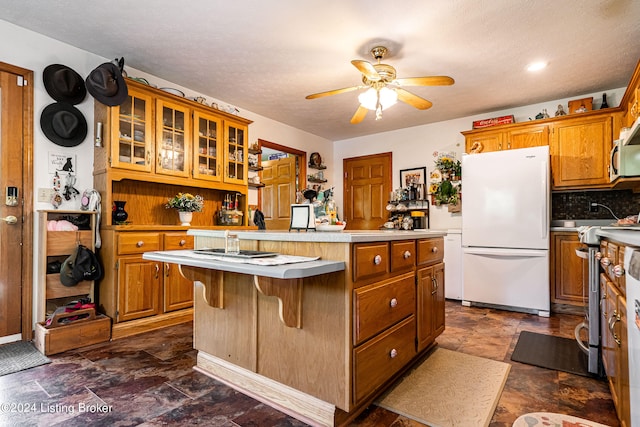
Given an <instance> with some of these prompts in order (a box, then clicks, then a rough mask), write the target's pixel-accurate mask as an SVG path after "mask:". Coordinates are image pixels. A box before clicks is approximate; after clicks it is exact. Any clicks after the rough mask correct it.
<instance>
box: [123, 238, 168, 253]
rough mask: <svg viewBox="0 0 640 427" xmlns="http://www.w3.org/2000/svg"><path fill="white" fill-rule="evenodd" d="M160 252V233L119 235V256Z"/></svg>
mask: <svg viewBox="0 0 640 427" xmlns="http://www.w3.org/2000/svg"><path fill="white" fill-rule="evenodd" d="M159 250H160V233H118V255H128V254H141V253H143V252H148V251H159Z"/></svg>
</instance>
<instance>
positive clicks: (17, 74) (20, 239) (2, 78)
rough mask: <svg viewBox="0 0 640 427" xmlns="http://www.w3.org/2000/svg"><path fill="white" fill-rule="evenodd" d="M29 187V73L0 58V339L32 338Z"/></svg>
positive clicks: (30, 158)
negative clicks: (0, 191)
mask: <svg viewBox="0 0 640 427" xmlns="http://www.w3.org/2000/svg"><path fill="white" fill-rule="evenodd" d="M32 188H33V72H32V71H30V70H26V69H23V68H19V67H16V66H13V65H10V64H6V63H3V62H0V189H2V195H1V196H0V259H1V260H2V262H1V263H0V313H1V315H0V343H5V342H10V341H18V340H20V339H22V340H25V341H28V340H31V338H32V300H33V291H32V289H33V280H32V277H33V273H32V268H33V243H32V242H33V196H32ZM14 196H15V197H14Z"/></svg>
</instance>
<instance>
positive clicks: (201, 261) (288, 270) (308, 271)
mask: <svg viewBox="0 0 640 427" xmlns="http://www.w3.org/2000/svg"><path fill="white" fill-rule="evenodd" d="M142 258H143V259H148V260H151V261H160V262H168V263H172V264H180V265H188V266H191V267H201V268H206V269H209V270H219V271H227V272H231V273H241V274H249V275H251V276H263V277H273V278H276V279H300V278H304V277H311V276H319V275H321V274H326V273H333V272H336V271H343V270H344V269H345V265H344V262H342V261H325V260H316V261H307V262H299V263H294V264H283V265H271V266H264V265H255V264H243V263H240V262H232V261H228V262H226V261H217V260H212V259H207V258H206V256H203V255H197V254H194V253H193V251H192V250H181V251H160V252H145V253H144V254H142Z"/></svg>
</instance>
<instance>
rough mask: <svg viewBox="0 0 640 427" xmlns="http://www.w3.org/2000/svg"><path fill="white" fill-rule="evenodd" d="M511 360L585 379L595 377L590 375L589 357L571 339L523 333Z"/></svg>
mask: <svg viewBox="0 0 640 427" xmlns="http://www.w3.org/2000/svg"><path fill="white" fill-rule="evenodd" d="M511 360H513V361H515V362H520V363H526V364H527V365H534V366H539V367H541V368H547V369H554V370H556V371H563V372H569V373H571V374H576V375H582V376H585V377H593V376H594V375H593V374H591V373H589V369H588V360H587V355H586V354H584V353H583V352H582V350H580V347H578V343H576V341H575V340H573V339H570V338H563V337H554V336H551V335H544V334H538V333H535V332H529V331H522V332H520V337H519V338H518V342H517V344H516V347H515V349H514V350H513V354H512V355H511Z"/></svg>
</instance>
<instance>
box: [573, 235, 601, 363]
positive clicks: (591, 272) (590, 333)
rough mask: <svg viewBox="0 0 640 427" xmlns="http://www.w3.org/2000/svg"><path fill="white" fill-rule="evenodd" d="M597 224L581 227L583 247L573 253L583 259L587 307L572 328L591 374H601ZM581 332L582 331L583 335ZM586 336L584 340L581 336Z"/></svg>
mask: <svg viewBox="0 0 640 427" xmlns="http://www.w3.org/2000/svg"><path fill="white" fill-rule="evenodd" d="M596 229H597V227H588V228H586V229H584V230H582V231H581V232H580V233H579V235H580V241H581V242H582V243H583V244H584V247H582V248H581V249H578V250H576V254H577V255H578V256H579V257H581V258H583V259H584V260H585V262H586V268H585V269H583V271H584V274H583V279H582V280H583V287H582V289H583V292H584V296H585V300H586V301H587V306H586V307H585V310H584V320H583V321H582V322H580V323H579V324H578V325H577V326H576V328H575V331H574V333H575V337H576V342H577V343H578V346H579V347H580V348H581V349H582V351H584V352H585V353H586V355H587V358H588V370H589V372H590V373H592V374H596V375H602V363H601V347H600V279H599V272H600V263H599V259H598V258H599V255H600V254H599V251H600V238H599V237H598V236H596V234H595V231H596ZM582 331H584V332H585V334H584V335H583V334H582ZM583 336H584V337H586V340H585V339H584V338H583Z"/></svg>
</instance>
